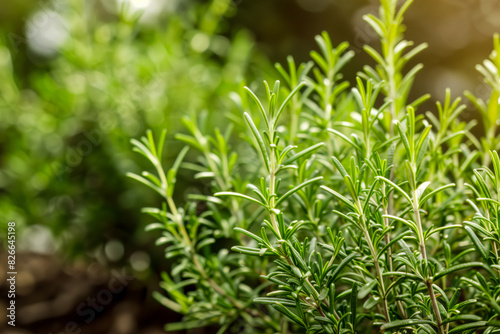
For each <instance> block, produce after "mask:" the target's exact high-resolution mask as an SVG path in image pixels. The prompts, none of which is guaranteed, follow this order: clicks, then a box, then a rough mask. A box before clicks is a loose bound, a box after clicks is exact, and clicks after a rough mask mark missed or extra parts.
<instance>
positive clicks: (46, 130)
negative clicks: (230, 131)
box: [0, 0, 267, 256]
mask: <svg viewBox="0 0 500 334" xmlns="http://www.w3.org/2000/svg"><path fill="white" fill-rule="evenodd" d="M182 2H183V5H182V6H181V5H180V2H179V3H177V1H169V4H168V6H172V7H171V8H170V9H168V10H164V11H162V12H160V13H158V15H159V17H158V18H157V22H155V21H152V20H151V19H149V20H148V21H147V22H144V20H142V19H141V18H140V16H139V15H138V14H136V13H135V14H134V13H132V12H131V11H130V10H128V9H127V8H122V9H120V8H118V5H116V4H115V3H114V2H108V1H102V2H100V1H97V2H88V1H80V0H76V1H65V2H61V3H57V4H52V2H47V4H46V5H47V6H48V7H49V8H45V7H40V8H39V11H40V12H41V15H45V13H46V12H49V11H50V10H51V9H53V7H52V6H55V9H56V10H57V13H58V15H60V17H59V18H60V19H61V20H63V21H64V22H65V23H66V27H65V29H67V33H68V36H69V37H68V39H67V40H66V41H65V43H64V44H63V45H62V46H61V47H60V49H59V50H57V51H58V52H57V54H55V55H53V56H52V57H51V58H46V59H42V58H37V57H36V55H33V51H29V50H28V51H26V49H28V46H27V45H26V42H27V41H29V36H16V35H14V34H13V33H10V32H9V33H8V34H6V36H5V37H6V38H5V39H3V38H2V40H1V41H0V78H1V80H0V96H1V98H0V115H1V118H2V122H1V124H0V132H1V136H0V148H1V151H2V159H1V161H0V165H1V169H2V172H0V188H1V191H0V213H1V215H2V216H3V217H6V218H5V221H4V222H2V224H6V223H7V221H8V220H13V221H16V223H17V226H18V227H19V229H20V230H19V233H22V231H24V228H26V227H27V226H30V225H32V224H41V223H43V224H44V225H45V226H47V227H49V228H50V231H51V233H52V234H53V235H54V237H55V238H56V240H57V241H56V243H57V244H58V245H59V244H60V245H61V253H62V254H65V255H68V256H85V254H95V253H96V252H101V253H102V249H103V247H102V245H103V243H105V242H107V241H108V240H109V239H110V238H118V239H120V240H121V241H122V242H124V243H132V244H135V245H137V246H141V247H143V246H146V245H145V244H144V243H145V238H144V237H143V235H142V234H141V233H140V232H141V231H142V229H137V227H138V222H139V216H138V215H136V214H134V212H135V211H138V210H139V208H140V206H139V205H138V203H139V199H146V200H147V201H148V202H154V197H153V196H148V192H145V191H141V190H142V189H141V188H139V187H137V188H135V189H127V188H126V187H125V180H126V179H125V177H124V174H125V173H126V171H128V170H130V169H134V168H135V169H139V168H140V167H138V165H137V162H136V161H134V159H133V158H134V156H133V155H132V154H130V150H129V146H128V145H127V143H128V139H129V138H130V137H135V136H138V135H139V134H141V133H144V132H145V130H146V129H147V128H153V129H155V130H156V129H160V128H168V130H169V131H178V130H179V129H180V128H181V127H182V125H181V124H180V122H178V119H179V118H181V117H182V115H181V113H187V114H194V113H198V111H200V110H206V112H207V113H208V114H214V115H217V110H230V109H231V108H235V107H234V104H233V103H232V102H231V101H230V100H229V99H228V98H227V96H228V95H229V94H230V92H231V91H232V90H233V89H234V87H236V86H238V84H239V83H240V81H242V80H243V79H244V78H246V77H252V73H253V71H250V70H249V65H251V64H253V63H259V64H260V65H259V66H254V67H255V68H257V69H259V70H260V69H262V68H265V67H266V64H267V63H266V60H265V59H261V57H260V56H259V55H257V54H256V53H255V52H254V51H253V41H252V40H251V37H250V36H249V34H248V33H247V32H245V31H236V30H234V31H231V34H228V33H227V30H226V28H225V24H224V20H225V19H226V17H227V16H229V15H231V12H232V11H234V10H235V8H234V7H232V6H231V3H230V2H228V1H208V2H203V3H200V2H197V1H196V2H195V1H182ZM224 4H225V5H224ZM115 5H116V6H117V8H114V7H115ZM222 5H224V6H222ZM40 6H41V5H40ZM42 21H44V22H45V19H44V20H42ZM42 28H44V26H43V25H42V27H41V28H40V29H42ZM37 33H39V32H37ZM15 38H17V39H15ZM54 38H55V37H54ZM18 41H21V42H19V43H17V42H18ZM29 54H32V55H31V59H32V60H33V61H35V63H32V62H29V61H27V60H26V61H24V58H25V57H27V55H29ZM251 55H255V57H253V56H252V57H251ZM36 61H37V62H36ZM222 121H224V120H223V119H222V118H221V117H219V118H217V117H211V122H212V123H211V124H212V125H213V124H218V123H219V122H222ZM169 153H170V156H168V157H166V158H167V159H169V161H170V160H174V159H175V154H173V153H172V152H169ZM162 158H165V157H162ZM117 194H119V195H117ZM7 217H8V218H7ZM2 231H6V229H2ZM1 233H3V232H1ZM141 243H142V245H141Z"/></svg>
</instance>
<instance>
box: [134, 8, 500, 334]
mask: <svg viewBox="0 0 500 334" xmlns="http://www.w3.org/2000/svg"><path fill="white" fill-rule="evenodd" d="M411 2H412V1H411V0H408V1H404V2H403V3H402V4H401V6H397V1H396V0H382V1H381V10H380V14H379V16H378V17H376V16H373V15H368V16H366V17H365V19H366V21H367V22H368V24H369V25H370V26H371V27H372V28H373V30H374V31H375V32H376V33H377V34H378V35H379V37H380V40H381V51H376V50H375V49H373V48H371V47H366V48H365V50H366V51H367V52H368V53H369V54H370V55H371V56H372V57H373V58H374V60H375V62H376V65H375V67H369V66H366V67H365V68H364V71H363V72H361V73H359V76H358V78H357V80H356V86H355V87H352V88H351V89H350V90H349V86H350V84H349V83H348V82H347V81H344V80H343V79H342V74H341V69H342V68H343V66H344V65H345V64H346V62H348V61H349V60H350V58H352V56H353V54H352V52H350V51H347V49H348V45H347V44H346V43H341V44H340V45H339V46H337V47H333V45H332V43H331V40H330V38H329V37H328V35H327V34H326V33H323V34H322V35H321V36H318V37H317V42H318V46H319V50H320V51H319V52H316V51H313V52H312V53H311V58H312V61H311V62H308V63H306V64H301V65H299V66H297V65H296V64H295V62H294V61H293V58H289V59H288V72H287V71H286V70H285V68H284V67H283V66H281V65H278V66H277V69H278V72H279V73H280V75H281V76H282V77H283V78H284V81H285V83H286V87H282V86H281V85H280V82H279V81H276V82H275V84H274V85H273V86H272V87H271V86H270V85H269V84H268V83H267V82H264V85H263V88H264V89H263V92H262V93H256V92H255V91H257V90H256V88H255V87H253V89H250V88H248V87H246V88H245V90H244V91H243V92H242V96H241V97H240V98H238V99H235V100H236V101H238V102H239V105H240V107H241V109H242V115H241V117H240V120H238V118H237V117H236V116H235V115H233V114H231V115H230V116H229V118H230V119H231V120H234V122H232V123H233V126H234V127H235V128H237V129H238V131H239V134H240V135H239V137H231V131H228V132H226V133H225V135H221V132H220V131H219V130H216V131H215V134H214V135H208V134H203V133H202V132H201V130H200V129H199V128H198V127H197V123H196V122H195V121H194V120H186V121H185V123H186V125H187V128H188V131H189V132H190V133H191V134H190V135H184V134H181V135H178V136H177V138H178V139H180V140H181V141H183V142H186V143H188V144H189V145H191V146H192V147H193V148H194V149H196V150H198V151H200V159H199V161H198V162H197V163H192V162H189V163H185V164H184V166H185V167H188V168H190V169H192V170H194V171H195V172H196V173H197V174H196V175H203V176H204V177H206V178H207V179H208V180H207V181H208V182H209V188H210V190H209V192H208V193H207V194H203V195H195V196H191V197H188V199H191V200H188V201H187V202H186V204H185V206H184V207H182V208H181V207H176V205H175V204H174V203H173V201H172V198H171V196H172V193H168V189H169V187H172V186H173V183H172V182H174V183H175V181H173V180H175V178H171V180H172V181H170V180H169V181H166V182H164V181H162V180H163V179H165V176H162V175H163V174H164V172H163V170H162V167H161V163H160V162H159V155H158V154H156V153H155V150H156V151H158V150H161V147H162V145H161V141H160V144H158V145H156V146H155V144H154V141H153V139H152V136H151V135H150V134H148V138H144V139H143V141H142V143H141V142H139V141H133V145H134V146H135V148H136V150H139V152H140V153H142V154H143V155H145V156H146V157H147V159H148V160H149V161H150V162H151V163H152V165H153V166H154V167H155V168H156V170H157V173H158V176H150V174H147V173H146V174H143V177H141V176H137V175H132V177H133V178H136V179H138V180H139V181H141V182H142V183H145V184H146V185H148V186H150V188H152V189H154V190H156V191H157V192H159V193H161V194H162V196H164V198H165V200H166V205H164V206H163V208H162V209H156V211H155V209H148V210H147V211H148V212H154V213H155V215H158V217H157V218H159V219H158V220H159V221H160V224H155V225H154V226H157V227H158V228H159V229H161V230H162V231H163V232H162V233H163V234H162V237H160V239H159V240H160V242H166V243H168V247H167V256H169V257H172V256H176V259H177V260H176V262H175V265H174V267H173V268H172V270H171V274H170V275H166V277H165V282H163V287H164V288H165V290H166V292H167V294H168V297H165V296H162V297H160V299H161V300H162V301H163V303H164V304H165V305H166V306H167V307H169V308H171V309H173V310H175V311H177V312H180V313H182V314H184V315H185V320H186V321H185V322H184V323H183V324H184V325H167V329H169V328H170V329H173V328H174V327H175V328H182V327H183V328H187V327H191V326H192V325H193V324H194V325H196V326H204V325H208V324H215V325H217V324H218V325H219V326H220V328H221V330H220V332H221V333H222V332H229V333H241V332H245V333H276V332H279V333H311V334H312V333H356V332H362V333H370V332H391V333H440V334H445V333H459V332H460V333H473V332H476V331H482V330H484V332H485V333H496V332H500V329H499V326H500V322H499V317H500V307H499V302H500V288H499V287H500V277H499V270H500V258H499V257H500V253H499V247H500V159H499V157H498V154H497V152H496V151H494V150H490V151H488V150H489V149H490V148H492V146H491V145H493V144H494V143H495V141H494V136H491V135H489V134H487V135H486V136H485V137H484V138H480V139H479V140H478V139H476V138H475V137H474V136H473V135H472V134H471V133H470V131H469V130H470V128H471V125H468V124H466V123H465V122H461V121H460V120H459V115H460V113H461V112H462V111H463V110H464V107H463V105H461V104H460V99H455V100H453V101H452V99H451V92H450V91H449V90H447V92H446V98H445V101H444V102H442V103H441V102H439V103H437V106H436V109H437V112H436V115H434V114H433V113H430V112H427V113H425V114H424V113H421V112H420V113H418V112H417V111H418V110H417V108H418V107H419V105H420V104H421V102H423V101H424V100H425V99H426V98H427V96H423V97H420V98H418V99H417V100H415V101H414V102H408V96H409V93H410V91H411V87H412V83H413V81H414V78H415V76H416V74H417V73H418V71H419V70H420V68H421V65H417V66H413V67H411V68H410V69H409V70H406V66H405V65H407V64H408V63H409V61H410V60H411V59H412V58H413V57H414V56H416V55H417V54H418V53H419V52H420V51H421V50H423V49H424V48H425V45H422V46H417V47H414V48H412V43H411V42H409V41H406V40H404V38H403V31H404V26H403V14H404V13H405V12H406V10H407V9H408V8H409V6H410V4H411ZM498 47H499V43H498V37H495V48H496V49H498ZM496 52H497V53H494V54H493V55H492V60H491V61H487V62H486V63H485V65H484V67H481V72H482V73H483V74H484V75H485V77H486V80H487V82H488V83H490V84H491V85H492V88H493V90H494V91H495V90H496V89H497V87H496V85H497V83H498V82H497V81H498V80H497V78H496V77H495V75H498V73H497V74H495V73H496V72H495V71H497V70H498V68H500V67H499V66H497V65H499V64H500V62H497V61H496V60H497V58H496V55H497V54H498V52H500V50H497V51H496ZM497 63H498V64H497ZM495 66H496V67H495ZM497 72H498V71H497ZM260 96H262V97H260ZM474 101H477V103H476V104H477V106H478V108H479V107H481V105H482V104H484V105H486V103H483V102H478V101H480V100H479V99H475V100H474ZM488 105H490V107H489V109H488V110H496V111H497V110H498V96H496V95H494V93H492V97H491V99H490V101H489V102H488ZM491 115H493V114H490V113H485V112H483V117H493V116H491ZM495 117H496V116H495ZM241 119H242V120H243V122H242V121H241ZM485 122H486V121H485ZM488 122H490V123H488V124H490V127H493V125H492V124H491V122H492V119H490V120H489V121H488ZM493 123H495V124H496V121H493ZM495 126H496V125H495ZM231 128H232V127H230V129H231ZM488 129H489V128H487V131H490V130H488ZM491 131H493V132H494V135H496V132H495V131H494V130H491ZM162 138H163V136H162ZM230 138H233V141H231V142H233V143H234V142H236V143H237V144H233V148H230V147H229V142H230ZM230 152H233V153H230ZM183 155H184V151H182V152H181V154H180V155H179V159H182V157H183ZM238 156H240V158H238ZM478 159H479V160H482V162H486V165H488V167H486V166H485V167H482V168H481V167H480V165H479V164H478V163H477V162H476V160H478ZM178 165H179V163H177V162H176V163H175V164H174V165H173V167H172V170H173V172H169V173H167V175H168V174H170V173H172V174H175V173H176V170H177V167H178ZM490 165H491V167H489V166H490ZM181 166H182V165H181ZM166 191H167V194H166V195H165V192H166ZM203 203H204V204H203ZM197 205H198V206H201V207H202V209H200V210H194V209H192V208H193V207H195V206H197ZM228 226H229V227H230V228H231V229H228ZM176 234H178V235H179V236H176ZM183 234H185V235H186V236H182V235H183ZM206 240H208V241H206ZM197 245H201V246H198V247H197ZM229 248H231V249H232V252H230V251H229V250H228V249H229ZM229 254H230V255H229ZM179 268H181V269H179ZM172 277H173V278H172ZM193 278H194V279H193ZM187 286H189V288H184V287H187ZM242 323H244V326H243V327H242V328H244V329H241V328H240V327H239V326H241V324H242ZM172 326H173V327H172Z"/></svg>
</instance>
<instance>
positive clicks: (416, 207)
mask: <svg viewBox="0 0 500 334" xmlns="http://www.w3.org/2000/svg"><path fill="white" fill-rule="evenodd" d="M412 192H413V194H412V195H413V211H414V212H415V220H416V223H417V230H418V239H419V245H420V253H421V254H422V258H423V260H424V262H425V265H426V276H427V278H426V280H425V285H426V286H427V291H428V292H429V297H430V298H431V303H432V308H433V310H434V314H435V315H436V322H437V325H438V328H439V331H440V332H441V333H442V334H444V333H445V332H444V328H443V320H442V319H441V313H440V312H439V307H438V304H437V300H436V295H435V294H434V288H433V287H432V280H431V278H430V277H428V275H429V273H428V268H427V266H428V261H427V251H426V250H425V240H424V232H423V228H422V221H421V219H420V211H419V205H418V198H417V194H416V190H415V187H413V191H412Z"/></svg>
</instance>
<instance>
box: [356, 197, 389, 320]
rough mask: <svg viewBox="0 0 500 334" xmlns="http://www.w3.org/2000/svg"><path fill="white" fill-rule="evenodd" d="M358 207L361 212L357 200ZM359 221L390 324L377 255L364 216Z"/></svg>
mask: <svg viewBox="0 0 500 334" xmlns="http://www.w3.org/2000/svg"><path fill="white" fill-rule="evenodd" d="M358 207H359V210H360V212H361V210H362V209H361V208H362V206H361V203H360V202H359V200H358ZM361 219H362V226H363V234H364V236H365V239H366V242H367V243H368V248H369V249H370V253H371V255H372V258H373V264H374V265H375V273H376V274H377V279H378V281H379V284H380V289H381V290H382V296H383V297H382V301H383V306H384V317H385V321H386V322H390V321H391V318H390V316H389V307H388V305H387V296H386V293H385V286H384V279H383V277H382V272H381V270H380V264H379V263H378V257H377V253H376V252H375V248H374V247H373V243H372V240H371V238H370V234H369V233H368V226H367V224H366V218H365V216H364V215H361Z"/></svg>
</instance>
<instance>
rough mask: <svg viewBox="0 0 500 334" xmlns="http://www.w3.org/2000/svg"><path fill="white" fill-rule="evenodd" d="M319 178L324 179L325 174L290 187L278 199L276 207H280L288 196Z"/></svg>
mask: <svg viewBox="0 0 500 334" xmlns="http://www.w3.org/2000/svg"><path fill="white" fill-rule="evenodd" d="M319 180H323V176H318V177H315V178H313V179H310V180H307V181H304V182H302V183H301V184H299V185H298V186H296V187H294V188H292V189H290V190H289V191H287V192H286V193H284V194H283V195H282V196H281V197H280V198H279V199H278V200H277V201H276V207H278V206H279V205H280V204H281V203H283V201H285V200H286V199H287V198H288V197H290V196H291V195H293V194H295V193H296V192H297V191H299V190H300V189H302V188H304V187H305V186H307V185H309V184H311V183H314V182H316V181H319Z"/></svg>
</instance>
